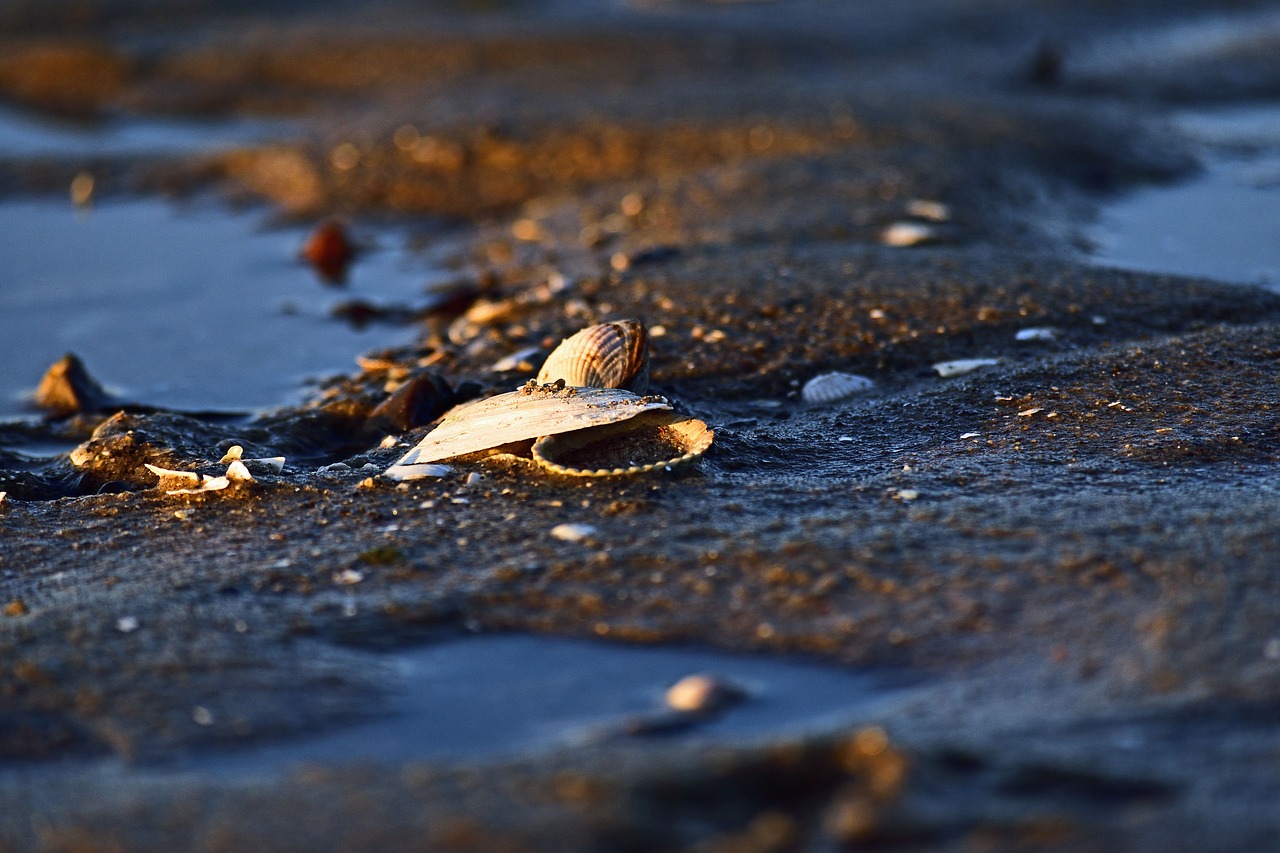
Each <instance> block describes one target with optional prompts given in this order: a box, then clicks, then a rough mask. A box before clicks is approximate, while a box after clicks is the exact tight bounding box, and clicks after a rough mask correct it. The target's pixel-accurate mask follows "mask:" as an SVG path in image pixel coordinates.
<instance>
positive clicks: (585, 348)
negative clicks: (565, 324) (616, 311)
mask: <svg viewBox="0 0 1280 853" xmlns="http://www.w3.org/2000/svg"><path fill="white" fill-rule="evenodd" d="M557 379H563V380H564V383H565V384H566V385H572V386H575V387H579V388H582V387H587V388H626V389H627V390H629V391H635V392H636V393H637V394H643V393H644V392H645V389H647V388H648V387H649V333H648V332H647V331H646V330H645V327H644V323H641V322H640V321H639V320H617V321H614V322H612V323H601V324H600V325H598V326H589V327H587V328H585V329H583V330H582V331H580V332H578V333H577V334H575V335H571V336H570V337H567V338H565V339H564V340H563V341H561V342H560V345H559V346H558V347H556V348H555V349H554V350H553V351H552V353H551V355H549V356H547V360H546V361H545V362H543V364H542V369H541V370H539V371H538V382H540V383H543V384H545V383H548V382H555V381H556V380H557Z"/></svg>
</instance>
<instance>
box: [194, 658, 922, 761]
mask: <svg viewBox="0 0 1280 853" xmlns="http://www.w3.org/2000/svg"><path fill="white" fill-rule="evenodd" d="M389 657H390V659H391V661H392V662H393V663H394V665H395V667H396V669H397V671H398V673H399V677H400V683H401V690H400V691H399V693H398V696H397V699H396V703H395V707H394V709H393V714H392V715H391V716H388V717H387V718H385V719H381V720H378V721H376V722H371V723H366V724H362V725H358V726H354V727H351V728H347V729H343V730H340V731H336V732H333V733H331V734H326V735H322V736H319V737H314V738H309V739H301V740H296V741H291V742H287V743H274V744H269V745H262V746H258V747H255V748H252V749H246V750H241V751H237V752H234V753H230V754H222V755H219V756H216V757H205V758H202V759H200V760H199V761H198V762H197V763H196V768H197V769H199V770H200V771H202V772H206V773H214V774H232V775H237V776H242V775H262V774H271V773H278V772H281V771H286V770H288V769H289V768H291V767H295V766H297V765H300V764H317V763H319V764H344V763H374V764H397V763H402V762H405V761H413V760H428V759H437V760H438V759H444V760H463V759H465V760H468V761H470V760H477V759H487V758H495V757H502V756H512V755H517V754H528V753H531V752H537V751H541V750H545V749H549V748H554V747H562V746H566V745H568V746H572V745H574V744H582V743H588V742H597V741H600V740H607V739H610V738H625V737H637V736H645V737H661V738H684V739H696V740H697V741H698V742H714V743H742V742H748V741H752V740H762V739H764V738H766V737H770V736H774V737H777V736H791V735H798V734H821V733H825V732H829V731H834V730H837V729H839V728H842V727H846V726H849V725H852V724H855V723H857V722H858V721H859V720H866V719H867V718H868V715H870V714H872V713H874V712H875V711H876V709H877V708H878V707H883V706H884V705H885V704H886V703H887V702H888V701H890V700H892V701H900V698H901V694H900V693H898V692H897V691H895V690H894V689H893V687H895V686H898V687H900V686H903V685H902V683H901V679H899V683H898V684H896V685H895V684H893V683H891V681H890V679H889V677H888V676H887V675H873V674H868V673H867V672H860V671H856V670H848V669H841V668H836V667H830V666H820V665H817V664H812V663H806V662H801V661H797V660H789V659H785V658H777V657H748V656H739V655H730V654H724V653H717V652H712V651H703V650H693V649H682V648H668V647H648V646H623V645H611V644H605V643H596V642H590V641H582V640H567V639H558V638H552V637H540V636H525V635H486V636H479V637H467V638H461V639H457V640H449V641H445V642H440V643H436V644H433V645H430V646H426V647H424V648H417V649H412V650H408V651H402V652H397V653H394V654H391V655H390V656H389ZM691 673H713V674H715V675H717V676H719V677H722V678H724V679H727V680H729V681H731V682H733V683H735V684H737V685H740V686H741V687H743V688H744V689H745V691H746V693H747V698H746V699H744V700H743V701H741V702H740V703H737V704H734V705H732V706H730V707H728V708H726V709H725V710H723V711H722V712H721V713H719V714H718V715H715V716H711V717H708V718H705V719H701V720H699V721H697V722H695V723H693V724H691V725H688V726H679V727H674V728H670V729H667V728H661V727H659V728H660V730H661V731H662V733H657V732H656V731H655V733H651V734H648V735H636V734H628V733H627V732H628V730H629V729H633V728H634V726H635V723H636V722H637V721H650V720H653V719H660V718H662V708H663V695H664V691H665V690H666V688H667V687H668V686H670V685H671V684H672V683H674V682H676V681H677V680H679V679H680V678H682V677H684V676H686V675H689V674H691Z"/></svg>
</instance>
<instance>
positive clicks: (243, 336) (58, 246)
mask: <svg viewBox="0 0 1280 853" xmlns="http://www.w3.org/2000/svg"><path fill="white" fill-rule="evenodd" d="M306 236H307V234H306V231H305V230H304V229H300V228H278V229H264V228H263V227H261V225H260V214H235V213H232V212H230V211H228V210H226V209H225V208H222V207H220V206H214V205H195V206H187V207H183V208H174V207H172V206H170V205H169V204H167V203H165V202H162V201H158V200H132V201H112V202H108V203H105V204H100V205H97V206H95V207H93V208H91V209H88V210H76V209H73V208H72V207H71V205H70V204H69V203H67V202H65V201H61V200H59V201H52V200H14V201H5V202H0V257H3V258H4V259H5V263H4V265H3V267H0V363H3V364H4V365H5V370H4V371H2V372H0V417H5V416H13V415H17V414H19V413H21V412H23V411H24V403H23V397H24V395H25V394H28V393H30V391H31V390H33V389H34V388H35V386H36V384H37V383H38V382H39V380H40V377H41V375H42V374H43V372H44V370H45V369H46V368H47V367H48V366H49V365H50V364H52V363H53V362H54V361H56V360H57V359H58V358H60V357H61V356H62V355H63V354H65V353H67V352H74V353H76V354H77V355H79V356H80V357H81V359H83V361H84V362H85V364H86V365H87V366H88V368H89V370H90V372H91V373H92V374H93V375H94V376H95V377H96V378H97V379H98V380H99V381H101V382H102V383H104V385H106V386H108V387H109V388H110V389H111V390H112V391H114V392H116V393H117V394H118V395H119V396H120V397H121V398H124V399H128V400H133V401H137V402H141V403H146V404H148V405H155V406H165V407H175V408H183V409H198V410H211V409H213V410H246V409H260V408H266V407H271V406H276V405H280V404H282V403H285V402H289V401H290V400H291V399H293V398H295V397H297V396H298V393H299V390H300V386H301V383H302V380H303V379H304V378H305V377H308V376H314V375H317V374H329V373H333V372H350V371H351V370H352V369H353V367H354V364H353V359H354V357H355V356H356V355H358V354H360V353H362V352H365V351H367V350H369V349H371V348H375V347H380V346H388V345H393V344H397V343H408V342H410V341H411V340H412V339H413V337H414V333H413V330H412V329H408V328H401V329H397V330H389V329H388V328H387V327H386V326H371V327H366V328H364V329H360V328H355V327H353V326H352V325H351V324H348V323H345V322H342V321H339V320H336V319H334V318H333V317H332V316H330V312H331V310H332V309H333V307H334V306H335V305H336V304H338V303H341V302H345V301H349V300H353V299H359V300H366V301H369V302H372V303H375V304H406V305H418V304H421V303H423V302H424V300H425V296H424V286H425V285H426V284H428V283H430V282H431V280H432V279H433V277H434V279H435V280H437V281H438V280H439V279H440V278H441V275H440V273H439V272H438V271H433V270H432V269H431V268H430V267H429V266H428V265H427V264H426V262H424V261H422V260H421V259H420V258H418V257H417V256H415V255H414V254H413V253H412V252H410V251H409V250H408V249H407V248H406V245H405V244H406V243H407V241H408V240H409V237H410V235H408V234H404V233H399V234H390V235H387V234H384V235H381V236H380V237H379V239H380V240H382V241H383V242H391V243H392V245H390V246H383V247H381V248H376V249H374V250H373V251H369V252H366V253H365V254H363V255H362V256H361V257H360V258H359V259H358V260H357V262H356V263H355V264H354V265H353V267H352V269H351V271H350V275H349V277H348V281H347V283H346V285H345V286H344V287H343V288H341V289H338V288H334V287H332V286H328V285H326V284H325V283H323V282H322V281H321V280H320V279H319V278H318V277H317V275H316V274H315V273H314V272H313V271H312V270H311V269H310V268H309V267H308V266H306V265H305V264H304V263H302V262H301V261H300V260H299V259H298V251H299V248H300V247H301V246H302V244H303V243H304V242H305V240H306Z"/></svg>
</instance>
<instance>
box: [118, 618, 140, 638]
mask: <svg viewBox="0 0 1280 853" xmlns="http://www.w3.org/2000/svg"><path fill="white" fill-rule="evenodd" d="M138 627H139V623H138V617H137V616H121V617H120V618H119V619H117V620H116V630H117V631H119V632H120V633H121V634H132V633H133V632H134V631H136V630H138Z"/></svg>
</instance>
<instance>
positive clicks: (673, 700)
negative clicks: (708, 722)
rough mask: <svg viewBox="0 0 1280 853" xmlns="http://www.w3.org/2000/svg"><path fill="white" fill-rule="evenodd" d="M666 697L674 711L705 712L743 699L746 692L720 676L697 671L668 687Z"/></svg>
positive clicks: (668, 705) (668, 704) (716, 709)
mask: <svg viewBox="0 0 1280 853" xmlns="http://www.w3.org/2000/svg"><path fill="white" fill-rule="evenodd" d="M664 698H665V700H666V703H667V707H668V708H671V709H672V710H673V711H683V712H685V713H690V714H699V713H702V714H705V713H709V712H712V711H718V710H720V709H721V708H724V707H725V706H727V705H731V704H733V703H734V702H738V701H741V700H742V699H744V698H746V692H745V691H744V690H743V689H742V688H741V687H739V686H738V685H736V684H733V683H732V682H730V681H727V680H725V679H723V678H720V677H718V676H715V675H707V674H705V673H697V674H695V675H686V676H685V677H684V678H682V679H680V680H679V681H677V682H676V683H675V684H673V685H671V686H670V687H668V688H667V693H666V696H665V697H664Z"/></svg>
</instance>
